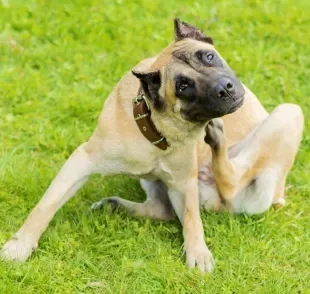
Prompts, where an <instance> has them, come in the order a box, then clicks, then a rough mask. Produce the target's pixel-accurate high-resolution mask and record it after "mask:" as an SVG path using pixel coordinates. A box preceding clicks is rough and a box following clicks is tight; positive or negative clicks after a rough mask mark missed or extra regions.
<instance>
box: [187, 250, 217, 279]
mask: <svg viewBox="0 0 310 294" xmlns="http://www.w3.org/2000/svg"><path fill="white" fill-rule="evenodd" d="M186 264H187V266H188V267H189V268H194V267H195V266H197V267H198V268H199V270H200V271H201V272H203V273H205V272H207V273H209V272H211V271H212V269H213V267H214V265H215V261H214V258H213V256H212V253H211V251H210V250H209V249H208V247H207V245H205V244H199V245H198V244H197V245H196V246H193V247H191V248H188V249H187V250H186Z"/></svg>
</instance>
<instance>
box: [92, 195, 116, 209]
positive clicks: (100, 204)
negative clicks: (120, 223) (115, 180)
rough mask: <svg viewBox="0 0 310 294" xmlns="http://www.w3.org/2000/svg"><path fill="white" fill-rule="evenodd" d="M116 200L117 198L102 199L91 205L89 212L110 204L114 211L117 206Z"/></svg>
mask: <svg viewBox="0 0 310 294" xmlns="http://www.w3.org/2000/svg"><path fill="white" fill-rule="evenodd" d="M117 199H118V197H108V198H102V199H100V200H99V201H98V202H95V203H93V204H92V205H91V207H90V210H95V209H102V208H104V206H106V205H107V204H110V205H111V206H112V210H113V211H114V210H115V209H116V208H117V207H118V206H119V203H118V200H117Z"/></svg>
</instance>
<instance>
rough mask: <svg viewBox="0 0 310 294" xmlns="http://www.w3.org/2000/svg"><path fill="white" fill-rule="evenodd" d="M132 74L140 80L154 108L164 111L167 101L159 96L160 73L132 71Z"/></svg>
mask: <svg viewBox="0 0 310 294" xmlns="http://www.w3.org/2000/svg"><path fill="white" fill-rule="evenodd" d="M132 73H133V75H134V76H136V77H137V78H138V79H139V80H140V82H141V86H142V89H143V92H144V94H145V96H146V97H147V98H148V100H149V101H150V102H151V104H152V105H153V107H154V108H155V109H157V110H163V109H164V107H165V101H164V98H163V97H161V96H160V95H159V89H160V86H161V76H160V71H159V70H157V71H152V72H137V71H132Z"/></svg>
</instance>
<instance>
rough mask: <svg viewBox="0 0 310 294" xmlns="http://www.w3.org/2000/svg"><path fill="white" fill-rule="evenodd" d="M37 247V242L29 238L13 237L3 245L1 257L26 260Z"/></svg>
mask: <svg viewBox="0 0 310 294" xmlns="http://www.w3.org/2000/svg"><path fill="white" fill-rule="evenodd" d="M37 247H38V244H37V243H32V242H30V241H29V240H23V239H18V238H12V239H11V240H9V241H8V242H6V243H5V244H4V246H3V247H2V249H1V251H0V259H3V260H13V261H19V262H24V261H26V260H27V259H28V257H29V256H30V255H31V253H32V252H33V251H34V250H35V249H36V248H37Z"/></svg>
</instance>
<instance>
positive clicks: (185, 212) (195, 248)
mask: <svg viewBox="0 0 310 294" xmlns="http://www.w3.org/2000/svg"><path fill="white" fill-rule="evenodd" d="M168 193H169V199H170V201H171V203H172V206H173V208H174V209H175V212H176V214H177V215H178V217H179V219H180V221H181V223H182V225H183V236H184V247H185V253H186V264H187V266H188V267H189V268H193V267H195V266H197V267H198V268H199V269H200V270H201V271H202V272H210V271H211V270H212V268H213V265H214V260H213V257H212V254H211V252H210V250H209V249H208V247H207V245H206V243H205V240H204V231H203V225H202V221H201V217H200V210H199V191H198V182H197V177H194V178H192V179H190V180H188V181H186V183H184V185H181V186H178V187H175V188H173V187H169V190H168Z"/></svg>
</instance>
